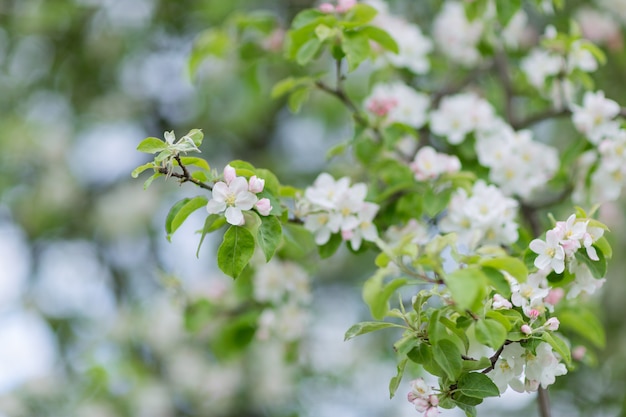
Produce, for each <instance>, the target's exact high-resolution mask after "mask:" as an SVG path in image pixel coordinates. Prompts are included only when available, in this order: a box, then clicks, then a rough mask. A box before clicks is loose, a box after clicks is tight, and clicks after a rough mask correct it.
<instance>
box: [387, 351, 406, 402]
mask: <svg viewBox="0 0 626 417" xmlns="http://www.w3.org/2000/svg"><path fill="white" fill-rule="evenodd" d="M407 361H408V358H404V359H402V360H401V361H400V362H398V366H397V368H396V369H397V372H396V376H394V377H393V378H391V381H389V398H393V396H394V395H395V394H396V391H397V390H398V387H399V386H400V381H402V376H403V375H404V368H406V363H407Z"/></svg>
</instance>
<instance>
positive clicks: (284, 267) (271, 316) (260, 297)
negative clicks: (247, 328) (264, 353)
mask: <svg viewBox="0 0 626 417" xmlns="http://www.w3.org/2000/svg"><path fill="white" fill-rule="evenodd" d="M253 284H254V288H253V296H254V299H255V300H257V301H259V302H260V303H266V304H267V307H266V308H265V309H264V310H263V312H262V313H261V315H260V316H259V329H258V331H257V337H258V338H259V339H268V338H269V337H270V335H275V336H277V337H279V338H280V339H282V340H284V341H286V342H292V341H295V340H297V339H299V338H300V337H302V335H303V332H304V330H305V329H306V324H307V323H308V321H309V315H308V311H307V306H308V305H309V304H310V302H311V290H310V285H309V276H308V274H307V272H306V271H305V270H304V269H303V268H302V267H301V266H299V265H298V264H296V263H293V262H289V261H282V260H278V259H276V258H274V259H272V260H271V261H270V262H269V263H267V264H262V265H260V266H259V267H258V268H257V269H256V273H255V275H254V278H253Z"/></svg>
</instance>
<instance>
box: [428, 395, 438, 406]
mask: <svg viewBox="0 0 626 417" xmlns="http://www.w3.org/2000/svg"><path fill="white" fill-rule="evenodd" d="M428 402H429V403H430V405H432V406H433V407H437V406H438V405H439V397H437V396H436V395H435V394H432V395H430V396H429V397H428Z"/></svg>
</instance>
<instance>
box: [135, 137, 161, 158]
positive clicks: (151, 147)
mask: <svg viewBox="0 0 626 417" xmlns="http://www.w3.org/2000/svg"><path fill="white" fill-rule="evenodd" d="M166 148H167V143H165V142H164V141H162V140H161V139H159V138H153V137H149V138H145V139H144V140H142V141H141V142H139V145H137V150H138V151H139V152H145V153H153V154H154V153H157V152H161V151H162V150H165V149H166Z"/></svg>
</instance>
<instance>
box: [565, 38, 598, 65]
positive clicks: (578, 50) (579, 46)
mask: <svg viewBox="0 0 626 417" xmlns="http://www.w3.org/2000/svg"><path fill="white" fill-rule="evenodd" d="M584 45H585V42H584V41H582V40H577V41H574V42H573V43H572V46H571V49H570V51H569V54H568V55H567V66H568V70H569V72H571V71H573V70H574V69H576V68H578V69H580V70H582V71H584V72H593V71H595V70H597V69H598V62H597V61H596V59H595V58H594V56H593V54H592V53H591V52H589V50H588V49H585V48H584Z"/></svg>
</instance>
